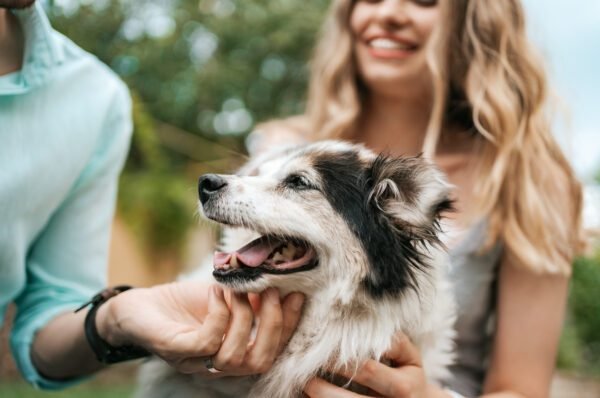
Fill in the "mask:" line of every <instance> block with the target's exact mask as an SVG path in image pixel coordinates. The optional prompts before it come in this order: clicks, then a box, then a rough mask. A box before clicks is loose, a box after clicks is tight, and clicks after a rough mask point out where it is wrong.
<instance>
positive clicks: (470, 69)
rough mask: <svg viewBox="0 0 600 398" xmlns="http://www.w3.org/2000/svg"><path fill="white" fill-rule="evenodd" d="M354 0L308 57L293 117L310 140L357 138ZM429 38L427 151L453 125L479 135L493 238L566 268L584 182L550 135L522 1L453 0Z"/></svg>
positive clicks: (540, 262)
mask: <svg viewBox="0 0 600 398" xmlns="http://www.w3.org/2000/svg"><path fill="white" fill-rule="evenodd" d="M353 4H354V1H351V0H335V1H333V2H332V5H331V7H330V10H329V13H328V15H327V17H326V20H325V23H324V25H323V30H322V32H321V36H320V40H319V42H318V45H317V47H316V51H315V55H314V57H313V62H312V64H311V68H312V69H311V79H310V82H309V91H308V98H307V108H306V112H305V114H304V115H303V117H301V118H300V119H298V118H291V119H289V120H288V121H287V122H286V121H283V123H288V124H289V126H288V127H291V128H295V129H298V126H299V121H300V125H302V126H303V127H302V128H301V130H304V131H305V132H308V131H311V132H316V133H314V134H312V135H311V136H310V137H309V138H310V139H325V138H340V139H352V138H353V136H354V135H355V134H356V129H357V127H358V125H359V121H360V118H361V116H362V115H361V112H362V110H363V109H364V107H363V104H364V100H365V97H366V93H367V91H366V88H365V87H364V85H362V84H361V82H360V80H359V78H358V75H357V68H356V65H355V60H354V56H353V37H352V34H351V32H350V28H349V18H350V13H351V11H352V7H353ZM439 7H441V10H440V11H441V13H442V23H441V24H440V25H439V27H438V28H437V29H436V30H435V32H434V34H433V37H432V40H430V43H429V45H428V52H427V64H428V66H429V69H430V73H431V76H432V80H433V90H434V103H433V108H432V115H431V118H430V121H429V126H428V129H427V132H426V135H425V143H424V148H423V149H424V152H425V154H429V155H430V156H432V155H433V154H434V153H435V149H436V147H437V145H438V142H439V140H440V137H441V136H442V134H443V133H444V129H445V127H446V126H448V125H450V124H452V125H457V124H458V125H461V126H462V127H464V128H466V129H469V130H471V131H473V132H474V133H475V135H476V137H478V138H479V141H480V146H479V147H478V150H479V153H478V156H477V157H478V161H477V163H478V175H477V178H476V184H475V192H474V197H475V198H476V199H475V201H476V203H475V205H476V206H475V207H474V208H475V211H474V212H473V214H475V216H477V215H479V217H480V216H481V215H487V219H488V221H489V224H488V225H489V227H488V239H487V243H486V245H485V246H486V247H490V246H491V245H493V244H494V242H497V241H498V240H501V241H502V242H503V243H504V247H505V249H506V253H507V254H509V255H511V256H514V259H515V260H516V263H517V264H520V265H522V266H523V267H525V268H527V269H529V270H532V271H535V272H547V273H560V274H565V275H568V274H569V273H570V271H571V267H570V264H571V260H572V258H573V257H574V255H575V254H576V253H577V252H578V251H579V250H580V249H581V247H582V242H583V240H582V233H581V207H582V194H581V187H580V184H579V183H578V181H577V179H576V177H575V176H574V173H573V170H572V169H571V167H570V166H569V163H568V162H567V160H566V158H565V156H564V155H563V153H562V151H561V150H560V148H559V146H558V145H557V143H556V141H555V140H554V139H553V137H552V135H551V129H550V123H549V120H548V115H547V111H548V109H547V106H546V103H547V98H548V85H547V82H546V77H545V74H544V70H543V67H542V63H541V62H540V60H539V59H538V57H537V55H536V53H535V51H533V49H532V47H531V45H530V43H529V42H528V40H527V37H526V32H525V18H524V11H523V9H522V6H521V4H520V1H519V0H502V1H498V0H447V1H441V2H440V4H439Z"/></svg>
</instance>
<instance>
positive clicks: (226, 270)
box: [213, 235, 318, 282]
mask: <svg viewBox="0 0 600 398" xmlns="http://www.w3.org/2000/svg"><path fill="white" fill-rule="evenodd" d="M317 263H318V261H317V256H316V254H315V250H314V249H313V247H312V246H310V245H309V244H308V243H307V242H305V241H302V240H300V239H295V238H280V237H275V236H270V235H266V236H261V237H260V238H258V239H255V240H253V241H252V242H250V243H248V244H247V245H245V246H244V247H242V248H240V249H238V250H236V251H235V252H232V253H223V252H216V253H215V255H214V259H213V264H214V271H213V275H214V277H215V278H216V279H217V280H218V281H220V282H226V281H229V280H231V279H243V280H254V279H256V278H258V277H259V276H260V275H261V274H263V273H267V274H290V273H294V272H300V271H307V270H309V269H312V268H314V267H316V266H317Z"/></svg>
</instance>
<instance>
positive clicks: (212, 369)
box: [204, 357, 221, 374]
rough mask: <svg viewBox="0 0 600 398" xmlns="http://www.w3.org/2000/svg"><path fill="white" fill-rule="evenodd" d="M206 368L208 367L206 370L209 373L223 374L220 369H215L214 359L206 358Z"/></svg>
mask: <svg viewBox="0 0 600 398" xmlns="http://www.w3.org/2000/svg"><path fill="white" fill-rule="evenodd" d="M204 366H205V367H206V370H208V371H209V373H213V374H216V373H221V371H220V370H219V369H217V368H215V365H214V364H213V357H206V358H204Z"/></svg>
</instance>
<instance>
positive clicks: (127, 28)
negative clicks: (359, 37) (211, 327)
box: [49, 0, 329, 251]
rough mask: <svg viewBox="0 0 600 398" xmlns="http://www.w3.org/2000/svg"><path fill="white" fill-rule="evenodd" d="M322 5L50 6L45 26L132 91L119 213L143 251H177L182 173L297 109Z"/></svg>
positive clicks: (151, 1)
mask: <svg viewBox="0 0 600 398" xmlns="http://www.w3.org/2000/svg"><path fill="white" fill-rule="evenodd" d="M328 3H329V2H328V1H326V0H310V1H305V2H297V1H294V0H270V1H263V0H243V1H242V0H118V1H117V0H114V1H110V0H55V1H54V2H52V5H51V6H50V10H49V15H50V17H51V20H52V23H53V25H54V27H55V28H56V29H58V30H59V31H61V32H63V33H64V34H65V35H66V36H68V37H69V38H71V39H72V40H73V41H75V42H76V43H77V44H78V45H80V46H81V47H83V48H84V49H86V50H87V51H89V52H91V53H92V54H95V55H96V56H97V57H98V58H99V59H100V60H102V61H103V62H104V63H106V64H107V65H109V66H110V67H111V68H112V69H113V70H115V71H116V72H117V73H118V74H119V75H120V76H121V77H122V78H123V79H124V80H125V81H126V82H127V84H128V85H129V87H130V89H131V90H132V92H133V93H134V123H135V132H134V138H133V142H132V150H131V153H130V157H129V159H128V162H127V165H126V169H125V173H124V175H123V178H122V180H121V190H120V198H119V209H120V213H121V214H122V216H123V217H124V218H125V219H126V220H127V221H128V223H129V224H130V225H131V226H132V227H133V228H134V231H135V232H136V235H138V237H140V239H141V240H142V242H144V243H146V247H147V248H149V249H152V251H156V250H159V251H160V250H172V249H175V250H177V248H178V247H179V246H180V245H181V243H182V242H183V240H184V239H183V238H184V235H185V233H186V231H187V229H188V227H189V226H190V225H191V224H192V223H193V222H194V217H193V214H194V210H193V208H194V205H195V203H196V194H195V192H196V190H195V188H194V186H195V177H196V176H195V175H194V176H188V175H187V171H188V170H190V169H191V170H194V173H200V172H203V170H211V171H214V170H215V168H216V169H219V168H229V167H231V164H232V162H231V161H230V159H231V158H232V155H234V154H239V153H242V152H244V147H243V139H244V137H245V135H246V134H247V133H248V132H249V131H250V130H251V129H252V128H253V126H254V124H255V123H256V121H261V120H265V119H269V118H272V117H280V116H286V115H290V114H294V113H298V112H300V111H301V110H302V108H303V98H304V92H305V86H306V78H307V68H306V60H307V59H308V57H309V54H310V52H311V49H312V45H313V42H314V39H315V36H316V33H317V30H318V26H319V25H320V23H321V19H322V16H323V13H324V10H325V8H326V7H327V5H328ZM227 148H229V149H227ZM190 162H193V163H194V164H195V166H194V167H190ZM233 163H235V162H233ZM238 163H239V162H238ZM218 171H225V170H218ZM229 171H230V170H229Z"/></svg>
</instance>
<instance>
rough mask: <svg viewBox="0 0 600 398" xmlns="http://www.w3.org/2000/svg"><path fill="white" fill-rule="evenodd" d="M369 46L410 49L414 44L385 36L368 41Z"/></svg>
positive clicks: (387, 48)
mask: <svg viewBox="0 0 600 398" xmlns="http://www.w3.org/2000/svg"><path fill="white" fill-rule="evenodd" d="M369 46H370V47H373V48H382V49H386V50H411V49H413V48H414V46H411V45H408V44H404V43H400V42H399V41H396V40H392V39H385V38H378V39H373V40H371V41H369Z"/></svg>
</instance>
